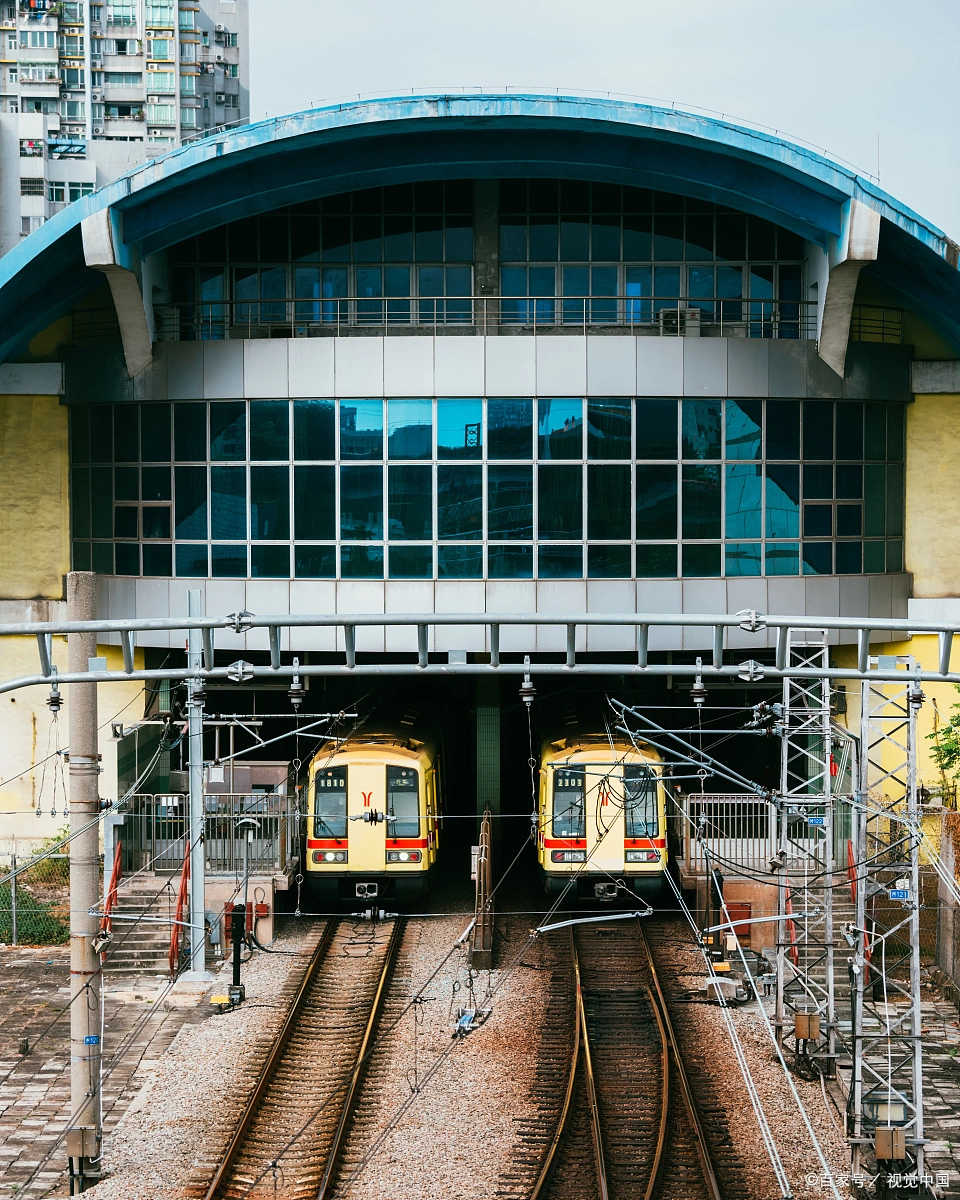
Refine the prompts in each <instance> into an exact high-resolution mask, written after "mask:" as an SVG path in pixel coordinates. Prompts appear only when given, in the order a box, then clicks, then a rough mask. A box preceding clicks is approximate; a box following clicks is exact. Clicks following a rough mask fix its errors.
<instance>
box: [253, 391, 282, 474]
mask: <svg viewBox="0 0 960 1200" xmlns="http://www.w3.org/2000/svg"><path fill="white" fill-rule="evenodd" d="M250 457H251V458H252V459H253V460H254V461H257V460H259V461H265V462H269V461H271V460H274V461H278V462H279V461H286V460H287V459H289V457H290V405H289V403H288V402H287V401H286V400H251V402H250Z"/></svg>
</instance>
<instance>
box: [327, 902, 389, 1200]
mask: <svg viewBox="0 0 960 1200" xmlns="http://www.w3.org/2000/svg"><path fill="white" fill-rule="evenodd" d="M405 924H406V922H405V920H404V918H403V917H396V918H394V922H393V929H392V931H391V933H390V942H389V944H388V945H387V952H386V955H385V956H384V960H383V969H382V970H381V972H380V978H379V980H378V981H377V990H376V992H375V993H374V996H373V1001H372V1002H371V1005H370V1014H369V1016H368V1017H367V1024H366V1028H365V1029H364V1031H363V1038H362V1040H361V1042H360V1047H359V1049H358V1050H357V1062H356V1066H355V1067H354V1068H353V1073H352V1074H351V1076H350V1082H349V1083H348V1084H347V1089H346V1092H345V1094H344V1098H343V1103H342V1105H341V1108H340V1117H339V1119H338V1121H337V1128H336V1131H335V1132H334V1135H333V1141H332V1143H331V1145H330V1151H329V1154H328V1155H327V1165H326V1167H325V1168H324V1172H323V1178H322V1179H321V1180H320V1187H319V1189H318V1191H317V1200H325V1198H326V1196H327V1193H328V1190H329V1188H330V1183H331V1180H332V1179H333V1173H334V1171H335V1169H336V1167H337V1164H338V1161H339V1158H340V1154H341V1152H342V1150H343V1147H344V1144H345V1143H346V1134H347V1127H348V1125H349V1123H350V1118H351V1117H352V1116H353V1110H354V1107H355V1106H356V1102H357V1098H358V1096H359V1092H360V1085H361V1083H362V1081H363V1076H364V1073H365V1069H366V1066H367V1056H368V1054H369V1050H370V1042H371V1040H372V1038H373V1035H374V1031H375V1029H376V1026H377V1022H378V1021H379V1019H380V1014H381V1011H382V1009H383V1001H384V998H385V995H386V990H387V983H388V982H389V978H390V972H391V971H392V969H393V966H394V963H395V962H396V960H397V955H398V954H399V952H400V943H401V942H402V940H403V929H404V925H405Z"/></svg>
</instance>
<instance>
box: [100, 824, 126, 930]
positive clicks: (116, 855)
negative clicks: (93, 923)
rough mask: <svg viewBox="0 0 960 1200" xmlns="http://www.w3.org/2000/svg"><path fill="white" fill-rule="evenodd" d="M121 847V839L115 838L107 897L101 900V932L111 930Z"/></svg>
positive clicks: (119, 873) (121, 869) (121, 871)
mask: <svg viewBox="0 0 960 1200" xmlns="http://www.w3.org/2000/svg"><path fill="white" fill-rule="evenodd" d="M121 849H122V846H121V841H120V839H119V838H117V846H116V849H115V850H114V852H113V867H112V869H111V871H110V886H109V887H108V888H107V898H106V900H104V902H103V916H102V917H101V919H100V932H101V934H110V933H112V932H113V921H112V920H111V917H110V914H111V913H112V912H113V910H114V907H115V906H116V903H117V888H118V887H119V886H120V876H121V874H122V873H123V867H122V865H121V861H120V860H121Z"/></svg>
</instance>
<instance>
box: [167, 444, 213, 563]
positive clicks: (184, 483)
mask: <svg viewBox="0 0 960 1200" xmlns="http://www.w3.org/2000/svg"><path fill="white" fill-rule="evenodd" d="M174 478H175V479H176V485H177V496H176V508H175V518H176V524H177V537H178V538H188V539H189V538H205V537H206V536H207V469H206V467H176V468H175V470H174ZM204 574H206V571H204Z"/></svg>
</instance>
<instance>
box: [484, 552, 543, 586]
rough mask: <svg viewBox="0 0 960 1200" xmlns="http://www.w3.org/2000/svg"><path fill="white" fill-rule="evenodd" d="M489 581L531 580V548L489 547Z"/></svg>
mask: <svg viewBox="0 0 960 1200" xmlns="http://www.w3.org/2000/svg"><path fill="white" fill-rule="evenodd" d="M487 563H488V566H487V575H488V576H489V577H490V578H491V579H532V578H533V547H532V546H491V547H490V548H489V550H488V551H487Z"/></svg>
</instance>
